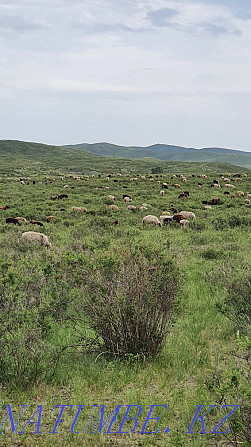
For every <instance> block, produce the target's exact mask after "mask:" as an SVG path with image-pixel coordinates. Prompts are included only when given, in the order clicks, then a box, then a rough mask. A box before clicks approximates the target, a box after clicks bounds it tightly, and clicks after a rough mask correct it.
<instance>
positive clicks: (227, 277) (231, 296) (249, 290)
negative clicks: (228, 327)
mask: <svg viewBox="0 0 251 447" xmlns="http://www.w3.org/2000/svg"><path fill="white" fill-rule="evenodd" d="M240 269H241V271H240V272H239V271H236V270H234V269H233V268H232V269H230V270H228V271H226V270H224V271H223V272H222V281H223V285H224V286H225V288H226V290H227V296H226V298H225V300H224V302H223V304H220V305H219V306H218V308H219V310H220V312H222V313H223V314H224V315H226V316H227V317H228V318H229V319H231V320H232V321H233V322H234V323H235V325H236V327H237V329H238V330H239V331H241V332H242V333H243V334H245V335H247V334H248V333H249V332H250V324H251V272H250V268H249V266H241V267H240Z"/></svg>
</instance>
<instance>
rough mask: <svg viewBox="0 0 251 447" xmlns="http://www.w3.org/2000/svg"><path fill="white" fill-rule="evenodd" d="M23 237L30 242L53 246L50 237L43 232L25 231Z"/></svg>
mask: <svg viewBox="0 0 251 447" xmlns="http://www.w3.org/2000/svg"><path fill="white" fill-rule="evenodd" d="M21 238H22V239H24V240H27V241H30V242H36V243H39V244H40V245H44V246H45V247H49V248H50V247H51V243H50V242H49V239H48V237H47V236H46V235H45V234H43V233H37V232H36V231H25V233H22V236H21Z"/></svg>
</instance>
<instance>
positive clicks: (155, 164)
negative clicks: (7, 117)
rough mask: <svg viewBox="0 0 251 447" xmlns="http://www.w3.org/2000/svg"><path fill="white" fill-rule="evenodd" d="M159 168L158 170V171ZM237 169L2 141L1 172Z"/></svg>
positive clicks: (8, 173) (215, 164) (219, 165)
mask: <svg viewBox="0 0 251 447" xmlns="http://www.w3.org/2000/svg"><path fill="white" fill-rule="evenodd" d="M156 169H157V171H156ZM152 170H153V172H154V171H155V172H166V173H168V172H177V173H179V172H183V173H184V172H188V173H189V172H193V171H194V170H195V171H198V170H202V171H215V170H217V171H218V172H220V171H224V172H229V173H231V172H236V171H238V170H240V168H239V167H236V166H232V165H227V164H224V163H215V162H214V163H207V162H200V163H198V162H196V163H195V162H179V161H170V162H166V161H160V160H156V159H154V158H144V159H133V160H132V159H126V158H122V156H121V158H114V157H103V156H98V155H96V154H93V153H90V152H86V151H83V150H81V151H77V150H75V149H71V148H68V147H67V148H66V147H64V146H52V145H46V144H39V143H31V142H24V141H16V140H2V141H0V175H7V176H9V175H10V174H11V173H12V175H17V176H22V175H31V174H32V175H34V174H43V173H59V172H61V171H62V172H73V173H85V174H90V173H109V172H115V171H116V172H117V171H121V172H124V173H126V172H131V173H142V172H149V173H151V172H152Z"/></svg>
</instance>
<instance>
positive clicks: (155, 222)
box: [142, 214, 161, 227]
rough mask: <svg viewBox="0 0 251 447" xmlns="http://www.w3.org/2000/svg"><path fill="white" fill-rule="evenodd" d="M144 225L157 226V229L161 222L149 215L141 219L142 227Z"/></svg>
mask: <svg viewBox="0 0 251 447" xmlns="http://www.w3.org/2000/svg"><path fill="white" fill-rule="evenodd" d="M145 224H152V225H158V226H159V227H161V222H160V221H159V219H158V218H157V217H156V216H152V215H151V214H149V215H148V216H145V217H143V219H142V225H143V226H144V225H145Z"/></svg>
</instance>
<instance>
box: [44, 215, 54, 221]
mask: <svg viewBox="0 0 251 447" xmlns="http://www.w3.org/2000/svg"><path fill="white" fill-rule="evenodd" d="M55 217H56V216H47V217H46V222H51V220H53V219H55Z"/></svg>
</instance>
